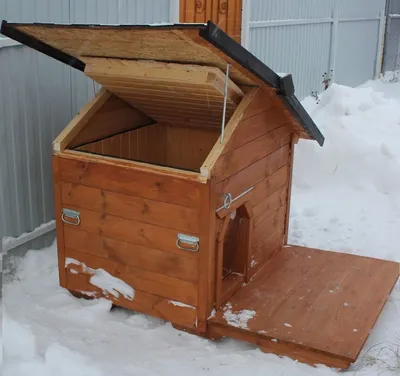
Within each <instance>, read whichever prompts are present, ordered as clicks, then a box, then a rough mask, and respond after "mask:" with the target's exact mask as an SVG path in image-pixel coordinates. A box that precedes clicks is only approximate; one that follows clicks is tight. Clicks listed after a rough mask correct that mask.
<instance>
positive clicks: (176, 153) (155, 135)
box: [78, 123, 219, 172]
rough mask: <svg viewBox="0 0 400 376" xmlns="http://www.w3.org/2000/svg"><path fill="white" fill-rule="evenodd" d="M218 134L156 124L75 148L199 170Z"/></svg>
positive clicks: (210, 131) (217, 132)
mask: <svg viewBox="0 0 400 376" xmlns="http://www.w3.org/2000/svg"><path fill="white" fill-rule="evenodd" d="M218 137H219V130H218V129H215V130H214V129H208V128H207V129H201V128H193V127H181V126H175V125H169V124H160V123H157V124H153V125H149V126H146V127H143V128H140V129H137V130H133V131H130V132H126V133H123V134H120V135H116V136H113V137H110V138H107V139H105V140H102V141H98V142H94V143H90V144H88V145H86V146H83V147H80V148H78V150H80V151H87V152H91V153H96V154H103V155H108V156H112V157H117V158H124V159H130V160H138V161H143V162H147V163H152V164H157V165H163V166H169V167H175V168H181V169H185V170H192V171H197V172H199V171H200V167H201V165H202V163H203V162H204V160H205V159H206V157H207V155H208V153H209V152H210V150H211V149H212V147H213V146H214V144H215V142H216V141H217V139H218Z"/></svg>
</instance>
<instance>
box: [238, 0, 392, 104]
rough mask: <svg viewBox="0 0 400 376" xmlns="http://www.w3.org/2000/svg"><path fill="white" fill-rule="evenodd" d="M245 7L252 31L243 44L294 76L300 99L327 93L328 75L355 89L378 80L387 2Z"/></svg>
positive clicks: (307, 0) (287, 1)
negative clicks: (326, 75)
mask: <svg viewBox="0 0 400 376" xmlns="http://www.w3.org/2000/svg"><path fill="white" fill-rule="evenodd" d="M245 4H246V6H247V7H249V12H248V14H249V18H248V26H249V31H248V33H247V34H246V31H245V32H244V34H245V40H243V43H244V44H245V45H246V44H247V47H248V48H249V50H250V51H251V52H252V53H253V54H255V55H256V56H257V57H258V58H260V59H261V60H262V61H264V62H265V63H266V64H267V65H269V66H270V67H271V68H272V69H274V70H276V71H278V72H288V73H292V75H293V79H294V83H295V86H296V92H297V94H298V95H299V97H301V98H302V97H305V96H307V95H310V94H311V92H312V91H316V92H320V91H321V90H323V83H322V81H323V78H322V75H323V74H324V73H328V74H330V75H333V80H334V82H338V83H341V84H344V85H350V86H355V85H360V84H362V83H363V82H365V81H366V80H368V79H371V78H374V77H375V74H376V69H377V67H378V66H377V57H378V56H379V54H380V53H381V50H382V41H383V31H384V11H385V0H324V1H321V0H301V1H299V0H267V1H266V0H247V1H245ZM244 23H245V24H246V21H244ZM331 69H332V73H330V71H331Z"/></svg>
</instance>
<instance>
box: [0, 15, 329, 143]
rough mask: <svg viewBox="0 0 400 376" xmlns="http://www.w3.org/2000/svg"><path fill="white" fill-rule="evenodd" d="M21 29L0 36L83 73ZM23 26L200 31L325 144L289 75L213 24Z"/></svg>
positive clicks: (7, 28)
mask: <svg viewBox="0 0 400 376" xmlns="http://www.w3.org/2000/svg"><path fill="white" fill-rule="evenodd" d="M16 25H18V26H20V25H23V24H22V23H18V24H15V23H8V22H7V21H5V20H4V21H3V22H2V23H1V29H0V32H1V33H2V34H4V35H5V36H7V37H10V38H12V39H14V40H16V41H17V42H20V43H22V44H24V45H26V46H28V47H31V48H33V49H35V50H37V51H39V52H42V53H44V54H46V55H48V56H50V57H52V58H54V59H56V60H58V61H61V62H63V63H65V64H68V65H70V66H71V67H73V68H76V69H78V70H80V71H84V70H85V63H84V62H82V61H81V60H79V59H77V58H76V57H74V56H71V55H69V54H67V53H65V52H63V51H60V50H59V49H57V48H54V47H52V46H50V45H48V44H46V43H44V42H42V41H40V40H38V39H36V38H34V37H32V36H31V35H29V34H26V33H24V32H22V31H20V30H18V29H17V28H16V27H15V26H16ZM26 25H45V26H54V27H65V28H69V27H75V28H76V27H79V28H115V27H118V28H126V29H137V28H162V29H164V28H175V29H176V28H180V29H190V28H196V29H198V30H199V35H200V36H201V37H202V38H203V39H205V40H206V41H208V42H209V43H211V44H212V45H213V46H214V47H216V48H218V49H219V50H220V51H222V52H223V53H224V54H225V55H227V56H228V57H230V58H231V59H233V60H235V61H236V62H237V63H239V64H240V65H242V66H243V67H244V68H246V69H247V70H248V71H249V72H251V73H252V74H254V75H255V76H256V77H258V78H259V79H260V80H262V81H264V82H265V83H266V84H267V85H268V86H270V87H273V88H274V89H276V90H277V94H278V95H279V96H280V97H281V99H282V100H283V102H284V104H285V106H286V107H287V108H288V110H289V111H290V112H291V114H292V116H293V117H294V118H295V119H296V120H297V121H298V122H299V123H300V125H301V126H302V127H303V128H304V130H305V131H306V132H307V133H308V134H309V135H310V137H311V138H312V139H314V140H316V141H317V142H318V143H319V144H320V145H321V146H322V145H323V143H324V136H323V135H322V133H321V132H320V130H319V129H318V127H317V126H316V125H315V123H314V121H313V120H312V119H311V117H310V115H309V114H308V113H307V111H306V110H305V109H304V107H303V106H302V105H301V103H300V102H299V100H298V99H297V98H296V96H295V95H294V84H293V79H292V75H290V74H289V75H286V76H285V77H280V76H279V75H278V74H276V73H275V72H274V71H273V70H272V69H270V68H269V67H267V66H266V65H265V64H264V63H263V62H262V61H261V60H259V59H258V58H257V57H255V56H254V55H253V54H252V53H250V52H249V51H248V50H247V49H245V48H244V47H243V46H241V45H240V44H239V43H237V42H236V41H235V40H234V39H232V38H231V37H230V36H229V35H228V34H226V33H225V32H224V31H222V30H221V29H220V28H219V27H218V26H217V25H215V24H214V23H213V22H211V21H208V22H207V25H205V24H204V25H203V24H165V25H164V24H162V25H93V24H90V25H88V24H74V25H67V24H65V25H63V24H57V25H56V24H54V23H33V24H32V23H27V24H26Z"/></svg>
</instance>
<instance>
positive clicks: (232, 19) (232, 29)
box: [179, 0, 242, 43]
mask: <svg viewBox="0 0 400 376" xmlns="http://www.w3.org/2000/svg"><path fill="white" fill-rule="evenodd" d="M179 18H180V22H186V23H206V22H207V21H209V20H211V21H212V22H214V23H215V24H216V25H218V26H219V27H220V28H221V29H222V30H223V31H225V32H226V33H227V34H228V35H229V36H230V37H232V38H233V39H235V40H236V41H237V42H239V43H240V36H241V30H242V0H180V17H179Z"/></svg>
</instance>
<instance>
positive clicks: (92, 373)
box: [2, 81, 400, 376]
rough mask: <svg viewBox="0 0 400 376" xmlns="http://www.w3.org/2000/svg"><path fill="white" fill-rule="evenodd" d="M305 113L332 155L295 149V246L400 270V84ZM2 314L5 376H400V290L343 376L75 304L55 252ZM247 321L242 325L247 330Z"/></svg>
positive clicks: (335, 97)
mask: <svg viewBox="0 0 400 376" xmlns="http://www.w3.org/2000/svg"><path fill="white" fill-rule="evenodd" d="M303 103H304V104H305V106H306V107H307V109H308V111H309V112H310V114H311V115H312V117H313V118H314V119H315V121H316V123H317V124H318V125H319V127H320V128H321V129H322V131H323V133H324V135H325V136H326V143H325V146H324V147H323V148H320V147H319V146H318V145H317V144H316V143H315V142H311V141H304V140H301V141H300V142H299V144H298V145H297V150H296V160H295V173H294V180H293V183H294V186H293V190H292V192H293V201H292V208H291V229H290V231H291V232H290V239H289V240H290V242H291V243H295V244H302V245H306V246H310V247H318V248H323V249H331V250H340V251H344V252H348V253H352V254H358V255H366V256H372V257H378V258H384V259H389V260H395V261H400V247H399V240H398V239H399V236H398V234H399V229H400V147H399V145H400V144H399V140H400V83H383V82H381V81H371V82H368V83H366V84H365V85H363V86H362V87H361V88H355V89H351V88H346V87H343V86H337V85H334V86H332V87H331V88H330V89H329V90H328V91H327V92H325V93H324V94H322V95H321V102H320V104H318V105H317V104H316V102H315V100H314V99H313V98H307V99H306V100H305V101H304V102H303ZM334 291H335V290H334V289H332V292H334ZM348 303H349V304H351V302H350V301H349V302H348ZM3 305H4V309H5V313H6V318H5V321H4V331H3V344H4V354H3V355H4V359H3V360H4V364H3V365H4V367H3V370H2V376H25V375H30V376H53V375H60V376H64V375H65V376H66V375H68V376H70V375H74V376H106V375H116V376H131V375H132V376H133V375H141V376H142V375H143V376H153V375H167V376H172V375H186V374H189V375H192V376H198V375H204V374H206V375H227V374H229V375H263V376H275V375H293V376H300V375H304V376H306V375H307V376H317V375H318V376H329V375H336V376H338V375H345V376H352V375H354V374H356V375H357V376H367V375H368V376H372V375H377V374H385V375H393V374H396V373H395V372H392V373H389V372H388V368H389V366H392V367H394V366H395V365H396V363H395V362H396V361H398V360H396V356H395V355H394V353H395V351H396V350H397V351H398V347H396V345H397V346H399V345H400V286H399V285H398V286H396V288H395V290H394V291H393V293H392V294H391V296H390V298H389V302H388V303H387V304H386V306H385V307H384V309H383V312H382V315H381V316H380V318H379V320H378V322H377V324H376V326H375V328H374V330H373V331H372V333H371V336H370V337H369V339H368V341H367V343H366V345H365V347H364V349H363V351H362V353H361V355H360V357H359V360H358V361H357V363H356V364H355V365H354V366H352V367H351V369H350V370H348V371H347V372H343V373H337V372H336V371H334V370H331V369H328V368H327V367H323V366H321V367H318V368H312V367H309V366H307V365H304V364H301V363H297V362H295V361H293V360H291V359H289V358H279V357H277V356H275V355H272V354H264V353H262V352H261V351H259V350H258V349H257V348H256V347H254V346H251V345H249V344H246V343H242V342H237V341H234V340H232V339H224V340H222V341H221V342H220V343H217V342H212V341H208V340H205V339H203V338H199V337H196V336H191V335H189V334H187V333H183V332H179V331H176V330H174V329H173V328H172V326H171V325H170V324H169V323H165V322H163V321H161V320H158V319H154V318H151V317H149V316H145V315H142V314H137V313H133V312H128V311H125V310H120V309H115V310H111V311H110V308H111V303H110V302H109V301H107V300H104V299H99V300H92V301H87V300H82V299H76V298H74V297H72V296H71V295H70V294H69V293H68V292H67V291H66V290H64V289H62V288H60V287H59V286H58V272H57V256H56V246H55V245H53V246H52V247H50V248H47V249H44V250H41V251H30V252H29V253H28V254H27V255H26V256H25V257H24V259H22V260H21V262H20V265H19V267H18V269H17V272H16V276H15V277H14V278H9V279H8V280H7V281H6V283H5V286H4V289H3ZM250 316H252V314H251V311H250V312H247V313H245V314H244V315H243V317H244V321H246V320H249V319H251V317H250ZM240 317H242V316H240ZM239 323H240V319H239ZM354 329H356V328H354ZM354 335H355V336H357V335H359V333H357V332H354ZM385 372H386V373H385ZM397 374H398V371H397Z"/></svg>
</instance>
